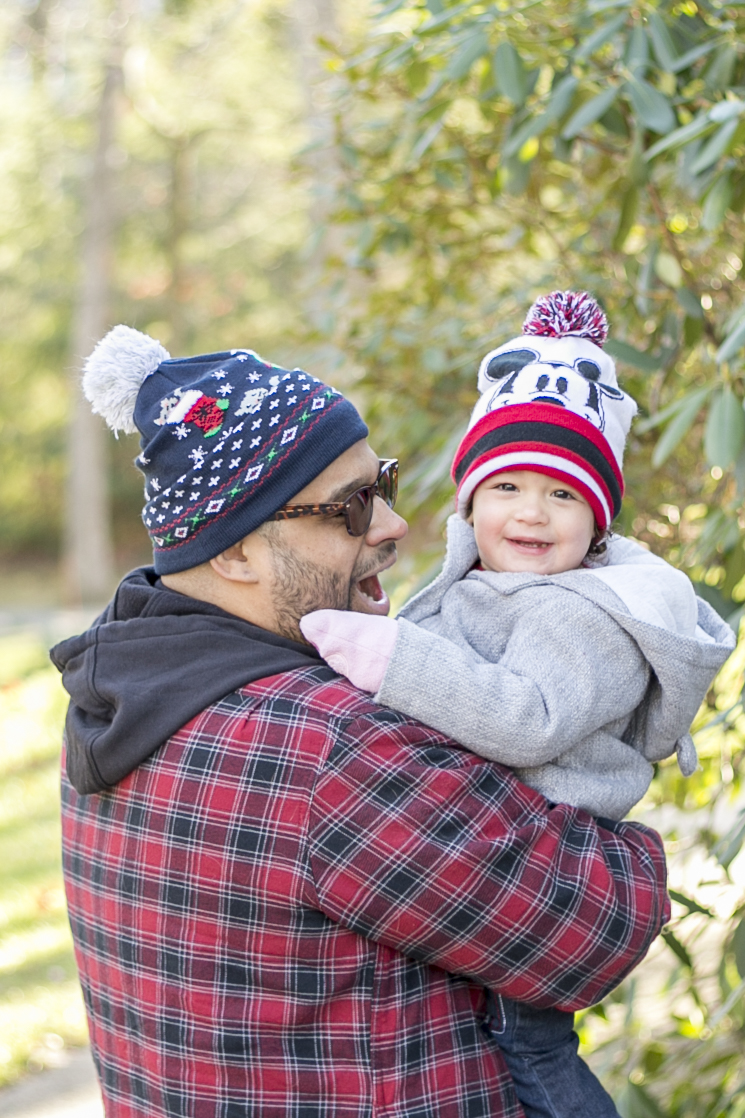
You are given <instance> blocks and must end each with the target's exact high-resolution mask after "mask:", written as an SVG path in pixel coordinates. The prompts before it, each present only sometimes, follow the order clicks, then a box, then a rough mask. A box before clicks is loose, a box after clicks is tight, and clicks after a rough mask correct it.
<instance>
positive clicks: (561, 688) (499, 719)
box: [301, 582, 648, 768]
mask: <svg viewBox="0 0 745 1118" xmlns="http://www.w3.org/2000/svg"><path fill="white" fill-rule="evenodd" d="M461 586H462V587H464V588H465V589H464V590H463V591H462V592H464V593H467V594H469V595H472V596H473V597H474V598H475V599H477V604H479V603H480V602H483V606H484V608H483V610H482V612H481V618H482V624H483V626H487V627H488V625H489V615H490V611H491V610H493V609H494V608H498V603H497V602H496V601H494V598H493V594H492V592H491V591H490V590H489V588H488V587H486V586H484V585H483V584H479V583H474V582H469V583H466V584H461ZM519 594H520V596H521V598H520V605H521V612H520V616H519V619H518V621H517V622H516V624H515V626H514V629H513V632H512V633H511V635H510V637H509V640H508V641H507V646H506V648H505V649H504V652H503V654H502V655H501V656H500V658H499V660H498V661H497V662H495V663H490V662H488V661H486V660H485V659H484V658H483V657H482V656H479V655H477V654H476V653H475V652H474V651H473V650H472V649H470V648H461V647H460V646H458V645H456V644H454V643H453V642H452V641H450V640H447V639H446V638H444V637H442V636H440V635H438V634H435V633H433V632H431V631H429V630H427V629H424V628H422V627H420V626H417V625H412V624H411V623H410V622H407V621H405V620H401V621H398V622H392V621H390V620H389V619H387V618H377V617H373V618H369V617H365V616H364V615H361V614H341V613H340V614H336V613H334V612H333V611H331V613H330V614H329V611H320V612H319V613H318V614H312V615H309V618H307V619H304V620H303V622H301V627H302V628H303V631H304V632H305V634H306V636H308V638H309V639H310V640H312V641H313V643H316V644H317V646H318V648H319V650H320V652H321V655H323V656H326V657H328V659H329V662H330V663H331V666H332V667H334V668H335V669H337V670H339V669H344V667H345V665H344V664H343V663H342V660H341V657H344V658H345V659H346V668H347V669H350V668H351V670H344V671H343V674H345V675H348V676H349V678H351V680H352V682H357V681H358V679H359V676H358V679H355V666H356V667H357V668H358V670H359V669H360V668H361V669H362V671H365V670H367V669H369V667H370V665H371V664H372V662H373V660H374V662H375V663H374V670H373V671H372V673H371V678H370V679H369V680H368V683H369V684H372V686H374V685H375V684H376V683H378V682H379V689H378V691H377V694H376V696H375V698H376V700H377V701H378V702H380V703H382V704H384V705H386V706H391V707H393V708H395V709H396V710H400V711H402V712H403V713H404V714H407V715H409V716H410V717H413V718H417V719H419V720H420V721H421V722H425V723H426V724H428V725H430V726H433V727H434V728H435V729H437V730H440V731H441V732H442V733H445V734H448V735H449V736H450V737H453V738H454V739H455V740H456V741H459V742H461V744H463V745H465V746H467V747H468V748H469V749H471V750H473V752H475V753H479V754H480V755H481V756H484V757H488V758H489V759H491V760H494V761H500V762H502V763H503V764H507V765H512V766H518V767H521V768H526V767H535V766H537V765H541V764H545V763H546V762H548V761H551V760H554V759H555V758H556V757H558V756H559V755H560V754H561V753H563V752H565V751H566V750H567V749H568V748H570V747H572V746H574V745H576V744H577V743H578V742H579V741H581V740H582V739H583V738H585V737H586V736H587V735H588V734H590V733H592V732H593V731H594V730H597V729H599V728H600V727H601V726H605V725H607V724H608V723H611V722H613V721H615V720H616V719H618V718H622V717H624V716H627V715H629V714H630V713H631V711H632V710H633V709H634V708H635V707H636V706H637V705H638V703H639V702H640V701H641V699H642V697H643V695H644V692H645V690H646V686H647V679H648V675H647V668H646V664H645V661H644V658H643V657H642V655H641V652H640V651H639V649H638V647H637V645H636V643H635V642H634V641H633V639H632V638H631V637H629V636H628V634H627V633H625V632H624V631H623V630H622V629H621V628H620V626H619V625H618V624H617V623H616V622H615V621H613V620H612V619H611V618H610V617H609V616H608V615H607V614H606V613H605V612H604V611H603V610H602V609H600V608H599V607H598V606H596V605H594V603H592V602H588V601H587V600H586V599H584V598H581V597H580V596H579V595H576V594H573V593H571V592H570V591H567V590H565V589H564V588H562V587H547V586H546V585H545V584H544V585H543V586H539V587H534V588H533V587H531V588H525V589H523V590H521V591H519ZM322 614H327V615H328V616H332V617H333V618H334V619H335V620H334V621H333V622H332V627H333V628H336V627H337V625H338V627H339V629H341V630H342V633H343V635H342V637H341V638H331V640H329V639H328V637H327V638H326V640H325V642H324V639H323V637H322V638H321V639H320V640H318V639H317V627H316V626H317V622H316V620H315V619H317V618H318V619H322ZM328 616H327V618H326V621H325V628H326V630H327V632H328V629H329V624H328ZM381 623H382V624H381ZM394 628H395V631H394ZM313 631H315V633H316V635H313ZM337 631H338V629H337ZM481 635H482V637H483V631H482V634H481ZM366 641H367V644H366ZM332 645H333V647H332ZM366 649H369V654H368V652H367V651H366ZM386 663H387V666H386ZM372 686H370V687H369V688H368V689H372Z"/></svg>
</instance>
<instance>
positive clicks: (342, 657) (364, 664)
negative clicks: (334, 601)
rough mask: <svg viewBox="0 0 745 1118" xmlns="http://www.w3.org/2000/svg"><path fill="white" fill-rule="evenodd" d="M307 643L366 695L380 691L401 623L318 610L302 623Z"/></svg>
mask: <svg viewBox="0 0 745 1118" xmlns="http://www.w3.org/2000/svg"><path fill="white" fill-rule="evenodd" d="M300 629H301V630H302V633H303V636H304V637H305V638H306V640H308V641H310V643H311V644H313V645H315V646H316V648H317V649H318V651H319V652H320V653H321V656H323V658H324V660H325V661H326V663H327V664H328V665H329V667H330V668H333V669H334V671H335V672H339V674H340V675H345V676H346V677H347V679H348V680H349V681H350V682H351V683H353V684H354V685H355V687H359V688H360V689H361V690H362V691H372V692H373V694H374V693H375V692H376V691H378V690H379V689H380V685H381V683H382V681H383V676H384V675H385V670H386V668H387V667H388V661H389V660H390V658H391V654H392V653H393V646H394V644H395V643H396V636H397V635H398V622H397V621H394V620H393V619H392V618H391V617H375V616H373V615H371V614H366V613H352V612H349V611H344V610H338V609H317V610H314V612H313V613H308V614H306V616H305V617H303V618H301V619H300Z"/></svg>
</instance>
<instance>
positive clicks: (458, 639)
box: [375, 516, 735, 819]
mask: <svg viewBox="0 0 745 1118" xmlns="http://www.w3.org/2000/svg"><path fill="white" fill-rule="evenodd" d="M616 540H618V538H616ZM619 548H620V551H621V553H622V554H623V555H624V556H625V558H624V559H622V560H621V562H625V561H626V558H627V557H628V555H629V553H631V562H632V565H633V564H639V565H638V567H637V566H635V565H634V566H633V567H632V568H629V570H631V571H632V573H631V584H632V586H633V585H635V584H638V580H641V584H642V590H644V586H643V583H644V579H645V576H646V577H649V576H648V575H647V574H646V572H647V571H651V570H652V569H653V568H652V566H651V565H650V566H648V567H647V566H645V563H648V564H656V565H657V566H655V567H654V570H655V572H656V576H657V582H655V581H654V578H653V580H652V582H651V583H650V586H651V590H650V587H649V586H648V587H647V588H646V590H647V599H648V600H649V601H652V603H653V604H652V608H653V611H654V601H655V595H656V594H657V593H658V587H659V586H660V585H663V584H664V577H665V576H664V575H663V583H660V581H659V575H660V570H659V567H660V565H662V566H663V567H665V568H666V572H667V575H668V576H669V579H672V580H675V579H677V580H681V579H683V577H684V576H682V575H681V574H680V572H676V571H674V570H673V568H670V567H668V566H667V565H666V564H662V562H661V560H656V559H655V558H654V557H653V556H647V553H644V552H643V549H641V548H639V547H638V545H634V544H632V543H631V541H625V540H621V541H620V544H619ZM609 552H610V553H612V552H613V545H611V548H610V549H609ZM635 553H639V554H641V559H639V558H638V557H636V555H635ZM477 559H478V551H477V548H476V541H475V538H474V534H473V530H472V528H471V527H470V525H469V524H467V523H466V521H464V520H461V519H460V518H458V517H456V516H453V517H451V518H450V520H449V522H448V547H447V555H446V559H445V565H444V567H443V569H442V571H441V573H440V574H439V575H438V577H437V578H436V579H435V580H434V582H432V583H430V584H429V585H428V586H426V587H425V589H424V590H422V591H421V592H420V593H419V594H417V595H416V596H415V597H414V598H412V599H411V601H410V602H408V603H407V604H406V605H405V606H404V608H403V610H402V611H401V613H400V614H399V631H398V636H397V638H396V643H395V646H394V649H393V655H392V657H391V660H390V663H389V665H388V668H387V670H386V673H385V676H384V678H383V682H382V684H381V687H380V690H379V691H378V693H377V695H376V696H375V699H376V701H377V702H379V703H383V704H385V705H386V706H391V707H394V708H395V709H396V710H400V711H402V712H403V713H404V714H408V715H410V716H412V717H413V718H418V719H419V720H420V721H422V722H425V723H427V725H429V726H433V727H434V728H435V729H437V730H440V731H442V732H443V733H445V734H448V735H449V736H450V737H452V738H454V739H455V740H456V741H458V742H461V743H462V744H463V745H465V746H466V747H467V748H468V749H470V750H472V751H473V752H474V753H478V754H480V755H481V756H482V757H487V758H489V759H490V760H493V761H499V762H501V763H502V764H505V765H509V766H511V767H512V768H513V769H514V770H515V772H516V773H517V775H518V777H519V778H520V779H521V780H522V781H523V782H524V783H526V784H529V785H530V786H531V787H532V788H535V789H536V790H537V791H539V792H542V793H543V795H544V796H546V798H547V799H549V800H551V801H552V802H554V803H568V804H572V805H574V806H575V807H581V808H585V809H586V810H587V811H589V812H591V813H592V814H593V815H600V816H606V817H608V818H610V819H621V818H622V817H623V816H624V815H626V813H627V812H628V811H629V810H630V808H631V807H632V806H633V805H634V804H635V803H636V802H637V801H638V800H639V799H641V797H642V796H643V795H644V793H645V792H646V790H647V788H648V786H649V782H650V780H651V779H652V773H653V770H652V765H651V763H650V762H652V761H659V760H661V759H662V758H663V757H669V756H670V755H671V754H672V753H674V752H675V750H676V746H677V751H678V760H679V763H680V766H681V769H682V771H683V772H684V773H685V774H686V775H690V773H691V772H693V770H694V769H695V767H696V763H697V759H696V752H695V749H694V746H693V742H692V741H691V738H690V736H689V735H688V730H689V728H690V725H691V723H692V721H693V719H694V717H695V714H696V711H697V710H698V707H699V705H700V703H701V701H702V699H703V698H704V696H705V694H706V692H707V690H708V688H709V686H710V684H711V681H712V680H713V678H714V676H715V675H716V673H717V671H718V670H719V668H720V667H721V666H722V664H723V663H724V661H725V660H726V659H727V657H728V656H729V655H730V653H731V652H732V650H733V648H734V646H735V637H734V634H733V632H732V630H731V629H730V628H729V626H728V625H726V624H725V622H724V621H722V620H721V618H720V617H719V616H718V614H717V613H715V611H714V610H713V609H712V608H711V607H710V606H709V605H708V604H707V603H706V602H704V601H702V600H701V599H700V598H695V599H694V598H693V593H692V590H690V589H689V590H688V593H689V594H690V598H691V609H692V619H691V624H690V630H691V632H692V633H695V635H691V636H686V635H682V634H681V633H680V632H676V631H675V625H674V623H671V624H672V627H671V628H665V627H662V625H657V624H650V623H649V622H648V621H643V620H640V619H639V617H637V616H633V614H632V613H631V611H630V609H629V608H628V607H627V605H626V604H625V603H624V600H623V598H622V597H620V596H619V595H618V594H617V593H616V592H615V591H614V590H612V589H610V587H609V586H608V585H607V584H606V583H605V582H603V581H602V578H600V577H597V576H596V575H595V574H593V573H592V571H590V570H576V571H567V572H566V573H564V574H559V575H534V574H522V573H521V574H512V573H495V572H492V571H481V570H478V571H474V570H472V569H471V568H472V567H473V564H474V563H475V562H476V561H477ZM611 561H612V560H611ZM608 569H610V568H608ZM625 577H628V576H625ZM609 581H612V580H609ZM688 586H689V587H690V584H688ZM663 597H664V594H663ZM672 597H673V599H674V598H675V594H674V593H673V594H672ZM696 607H697V608H698V619H697V620H698V625H697V626H696V617H695V610H696ZM666 608H667V607H666V603H665V601H664V600H660V610H661V613H662V614H663V615H664V614H665V612H666ZM667 612H668V613H669V610H667Z"/></svg>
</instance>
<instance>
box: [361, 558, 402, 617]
mask: <svg viewBox="0 0 745 1118" xmlns="http://www.w3.org/2000/svg"><path fill="white" fill-rule="evenodd" d="M395 562H396V552H395V551H394V552H393V554H392V555H390V556H389V558H388V559H387V560H386V561H385V562H383V563H381V564H380V565H379V567H378V569H377V570H376V571H374V572H373V573H372V574H368V575H365V577H364V578H361V579H359V580H358V581H357V582H355V584H354V587H355V590H356V591H357V594H356V599H357V601H356V603H354V604H353V605H352V604H351V603H350V605H351V608H353V609H357V610H359V611H361V612H362V613H378V614H382V615H383V616H385V615H386V614H387V613H388V610H389V609H390V607H391V603H390V602H389V600H388V595H387V594H386V592H385V590H384V589H383V587H382V586H381V584H380V577H379V576H380V575H381V574H382V573H383V571H384V570H386V568H388V567H391V566H392V565H393V564H394V563H395Z"/></svg>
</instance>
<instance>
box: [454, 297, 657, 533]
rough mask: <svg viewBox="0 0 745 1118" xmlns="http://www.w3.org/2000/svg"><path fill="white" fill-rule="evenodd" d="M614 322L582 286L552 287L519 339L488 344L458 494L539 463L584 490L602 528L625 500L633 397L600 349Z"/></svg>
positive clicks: (462, 452)
mask: <svg viewBox="0 0 745 1118" xmlns="http://www.w3.org/2000/svg"><path fill="white" fill-rule="evenodd" d="M607 336H608V322H607V319H606V317H605V315H604V314H603V312H602V310H601V309H600V307H599V306H598V304H597V303H596V301H595V300H594V299H593V298H592V296H590V295H588V294H587V292H585V291H553V292H552V293H551V294H550V295H545V296H543V297H541V298H540V299H538V300H537V301H536V302H535V303H534V304H533V306H532V307H531V308H530V310H529V312H528V316H527V318H526V319H525V322H524V324H523V332H522V334H521V335H520V337H519V338H513V339H512V341H509V342H505V344H504V345H502V346H500V347H499V349H494V350H492V351H491V352H490V353H487V355H486V357H485V358H484V359H483V361H482V362H481V367H480V368H479V379H478V387H479V392H480V393H481V396H480V398H479V401H478V403H477V404H476V407H475V408H474V410H473V414H472V416H471V419H470V422H469V425H468V431H467V432H466V434H465V436H464V437H463V439H462V441H461V444H460V446H459V447H458V450H457V451H456V454H455V459H454V461H453V469H452V475H453V480H454V481H455V484H456V486H457V491H456V502H457V508H458V512H459V513H460V515H461V516H463V517H466V516H467V515H468V511H469V507H470V501H471V498H472V497H473V494H474V491H475V490H476V488H477V487H478V486H479V485H480V484H481V482H482V481H484V480H485V479H486V478H488V477H491V476H492V475H493V474H497V473H500V472H501V471H504V470H535V471H537V472H538V473H543V474H549V475H550V476H551V477H556V478H558V479H559V480H560V481H563V482H564V483H565V484H567V485H571V486H573V487H574V488H575V489H577V490H579V491H580V492H581V493H582V495H583V496H584V497H585V499H586V500H587V502H588V503H589V505H590V507H591V508H592V510H593V512H594V514H595V520H596V522H597V524H598V527H599V528H600V529H605V528H608V527H609V525H610V523H611V521H612V520H613V519H614V517H616V516H617V515H618V513H619V512H620V509H621V498H622V496H623V472H622V470H623V451H624V446H625V444H626V436H627V435H628V433H629V427H630V426H631V420H632V419H633V418H634V415H635V414H636V404H635V402H634V401H633V400H632V399H631V397H630V396H627V395H626V393H625V392H622V391H621V389H620V388H619V387H618V383H617V381H616V369H615V365H614V364H613V360H612V358H611V357H610V356H609V355H608V354H607V353H604V352H603V348H602V347H603V345H604V343H605V340H606V338H607Z"/></svg>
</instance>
